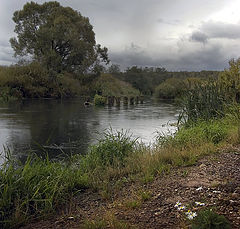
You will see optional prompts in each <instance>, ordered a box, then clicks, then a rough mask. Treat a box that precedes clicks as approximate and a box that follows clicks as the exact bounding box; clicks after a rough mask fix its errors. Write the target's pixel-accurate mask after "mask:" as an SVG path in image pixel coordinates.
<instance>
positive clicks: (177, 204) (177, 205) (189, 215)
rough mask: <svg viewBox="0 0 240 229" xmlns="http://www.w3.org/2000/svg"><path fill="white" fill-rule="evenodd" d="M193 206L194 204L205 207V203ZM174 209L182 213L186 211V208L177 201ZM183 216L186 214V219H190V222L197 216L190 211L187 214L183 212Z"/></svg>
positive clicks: (197, 203)
mask: <svg viewBox="0 0 240 229" xmlns="http://www.w3.org/2000/svg"><path fill="white" fill-rule="evenodd" d="M195 204H196V205H197V206H205V203H202V202H195ZM175 207H176V208H177V210H179V211H182V210H185V209H186V206H185V205H183V204H182V203H181V202H179V201H178V202H177V203H176V204H175ZM185 214H186V216H187V218H188V219H190V220H192V219H193V218H194V217H196V216H197V213H196V212H193V211H191V210H188V211H187V212H185Z"/></svg>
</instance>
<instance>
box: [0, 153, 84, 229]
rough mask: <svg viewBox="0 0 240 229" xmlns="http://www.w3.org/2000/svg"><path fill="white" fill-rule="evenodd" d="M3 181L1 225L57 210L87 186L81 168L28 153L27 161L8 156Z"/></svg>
mask: <svg viewBox="0 0 240 229" xmlns="http://www.w3.org/2000/svg"><path fill="white" fill-rule="evenodd" d="M0 182H1V188H0V227H6V228H9V227H14V226H16V225H21V223H23V222H25V221H26V220H27V219H28V218H29V217H30V216H31V218H32V217H36V218H38V217H39V216H43V215H45V214H49V213H52V212H54V211H55V210H57V209H58V208H59V207H60V206H63V205H64V204H67V203H68V202H69V199H70V197H71V196H72V195H74V194H75V192H77V191H78V190H79V189H81V188H85V187H86V186H87V182H86V179H85V177H84V176H82V175H81V174H79V171H78V170H76V169H74V168H72V167H68V166H66V164H64V163H61V162H51V161H49V160H48V158H47V159H40V158H38V157H28V159H27V161H26V162H25V163H24V164H21V163H20V162H17V163H16V162H14V161H13V160H9V159H8V160H7V161H6V162H5V163H4V164H3V165H2V167H1V170H0Z"/></svg>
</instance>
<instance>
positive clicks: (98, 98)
mask: <svg viewBox="0 0 240 229" xmlns="http://www.w3.org/2000/svg"><path fill="white" fill-rule="evenodd" d="M106 102H107V101H106V98H105V97H103V96H101V95H95V96H94V105H96V106H104V105H105V104H106Z"/></svg>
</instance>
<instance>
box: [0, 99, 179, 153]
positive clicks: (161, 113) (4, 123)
mask: <svg viewBox="0 0 240 229" xmlns="http://www.w3.org/2000/svg"><path fill="white" fill-rule="evenodd" d="M178 111H179V110H178V108H177V106H176V105H174V104H173V103H170V102H159V101H154V100H150V99H149V100H146V101H144V104H138V105H132V106H130V105H129V106H121V107H119V108H118V107H108V106H106V107H94V106H91V107H85V106H84V101H83V100H81V99H75V100H62V101H60V100H26V101H23V102H22V103H16V104H9V105H0V152H2V151H3V148H4V147H8V148H10V149H11V150H12V152H13V153H14V154H15V155H17V156H19V157H21V156H23V155H24V154H21V152H24V151H25V150H26V149H29V148H30V147H31V148H32V149H35V150H36V151H39V147H40V146H39V145H41V146H44V147H45V149H47V150H48V151H50V155H51V157H55V156H57V155H58V154H60V153H61V152H62V151H64V152H68V153H69V152H70V151H73V152H80V153H84V152H86V150H87V148H88V146H89V145H90V144H92V143H94V142H96V139H97V138H100V137H101V133H102V132H103V131H104V130H105V129H107V128H109V127H110V126H111V128H112V129H113V130H121V129H124V130H129V132H130V133H132V134H133V136H136V137H139V139H140V140H142V141H143V142H144V143H150V142H153V140H154V136H155V135H156V131H160V132H164V133H166V132H169V131H171V132H173V131H175V127H174V126H172V125H169V124H171V123H174V122H176V121H177V114H178Z"/></svg>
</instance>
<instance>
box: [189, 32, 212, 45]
mask: <svg viewBox="0 0 240 229" xmlns="http://www.w3.org/2000/svg"><path fill="white" fill-rule="evenodd" d="M190 40H192V41H196V42H200V43H203V44H205V43H206V42H207V40H208V36H207V35H206V34H205V33H202V32H199V31H195V32H193V33H192V35H191V37H190Z"/></svg>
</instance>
